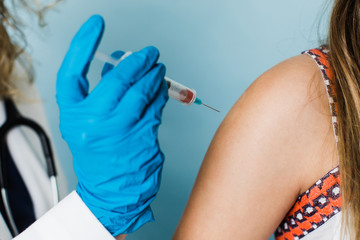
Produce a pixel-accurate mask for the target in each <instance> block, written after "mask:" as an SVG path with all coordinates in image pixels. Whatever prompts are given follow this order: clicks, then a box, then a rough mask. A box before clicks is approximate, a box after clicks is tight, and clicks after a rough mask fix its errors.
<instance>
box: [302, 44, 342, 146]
mask: <svg viewBox="0 0 360 240" xmlns="http://www.w3.org/2000/svg"><path fill="white" fill-rule="evenodd" d="M302 54H307V55H309V56H310V57H312V58H313V59H314V61H315V62H316V64H317V65H318V67H319V69H320V71H321V75H322V78H323V80H324V83H325V87H326V93H327V96H328V98H329V105H330V113H331V121H332V126H333V130H334V136H335V140H336V144H337V143H338V123H337V113H338V106H337V98H336V91H335V89H336V81H335V77H334V71H333V68H332V67H331V65H330V61H329V50H328V49H327V48H325V47H320V48H316V49H311V50H307V51H304V52H302Z"/></svg>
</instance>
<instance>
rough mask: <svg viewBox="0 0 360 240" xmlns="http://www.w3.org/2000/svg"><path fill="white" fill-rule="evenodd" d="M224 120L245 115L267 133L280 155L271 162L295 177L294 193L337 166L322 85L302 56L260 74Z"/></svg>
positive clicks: (318, 74) (237, 119)
mask: <svg viewBox="0 0 360 240" xmlns="http://www.w3.org/2000/svg"><path fill="white" fill-rule="evenodd" d="M244 115H246V116H244ZM228 118H229V119H234V122H233V124H234V126H236V125H238V124H240V122H242V121H243V120H244V119H247V121H248V123H251V124H252V127H255V126H256V127H255V128H257V129H258V130H259V131H261V132H262V134H264V135H265V134H266V135H267V136H271V138H268V141H269V142H268V144H269V145H270V146H271V147H273V148H275V149H276V148H279V149H278V150H277V151H278V152H279V153H280V152H281V154H282V156H284V159H283V161H281V160H280V159H279V161H277V160H273V161H274V166H276V164H279V165H282V166H287V167H288V168H287V170H288V171H290V172H292V174H293V175H294V176H297V178H298V180H297V187H298V191H299V193H302V192H304V191H306V190H307V189H308V187H310V186H311V185H312V184H313V183H315V182H316V181H317V180H318V179H320V178H321V177H322V176H323V175H324V174H326V173H327V172H328V171H329V170H331V169H332V168H333V167H335V166H336V165H337V164H338V162H337V157H336V156H337V152H336V143H335V138H334V134H333V129H332V124H331V114H330V107H329V100H328V96H327V93H326V87H325V84H324V80H323V78H322V75H321V71H320V69H319V67H318V66H317V64H316V62H315V61H314V59H312V58H311V57H310V56H308V55H307V54H303V55H298V56H295V57H292V58H290V59H287V60H285V61H283V62H281V63H279V64H277V65H276V66H274V67H273V68H271V69H270V70H268V71H267V72H265V73H264V74H262V75H261V76H260V77H259V78H258V79H256V80H255V81H254V82H253V83H252V84H251V85H250V87H249V88H248V89H247V90H246V91H245V92H244V94H243V95H242V96H241V97H240V98H239V100H238V101H237V102H236V104H235V105H234V107H233V109H232V110H231V111H230V113H229V116H228ZM265 138H266V137H265ZM277 144H279V145H277ZM280 149H282V150H280ZM285 149H287V150H285Z"/></svg>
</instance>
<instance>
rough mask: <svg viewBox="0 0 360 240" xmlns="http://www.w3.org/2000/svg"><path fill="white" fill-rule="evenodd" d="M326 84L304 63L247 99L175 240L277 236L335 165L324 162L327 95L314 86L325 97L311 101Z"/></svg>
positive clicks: (234, 114) (206, 164)
mask: <svg viewBox="0 0 360 240" xmlns="http://www.w3.org/2000/svg"><path fill="white" fill-rule="evenodd" d="M319 76H320V75H319V71H318V69H317V67H316V65H314V63H313V61H312V59H310V58H308V57H307V56H304V55H302V56H297V57H294V58H292V59H289V60H286V61H285V62H282V63H280V64H279V65H277V66H275V67H274V68H272V69H270V70H269V71H268V72H266V73H265V74H263V75H262V76H261V77H259V78H258V79H257V80H256V81H255V82H254V83H253V84H252V85H251V86H250V87H249V88H248V89H247V90H246V91H245V93H244V94H243V95H242V96H241V97H240V98H239V100H238V101H237V102H236V104H235V105H234V106H233V108H232V109H231V111H230V112H229V113H228V115H227V116H226V118H225V119H224V121H223V123H222V124H221V126H220V127H219V129H218V131H217V132H216V134H215V137H214V139H213V141H212V143H211V145H210V146H209V149H208V152H207V153H206V156H205V159H204V161H203V164H202V166H201V169H200V171H199V174H198V177H197V180H196V182H195V185H194V188H193V191H192V193H191V196H190V199H189V202H188V204H187V206H186V209H185V212H184V214H183V216H182V218H181V221H180V223H179V225H178V228H177V230H176V232H175V234H174V237H173V239H174V240H192V239H196V240H202V239H204V240H205V239H206V240H208V239H222V240H227V239H231V240H233V239H251V240H256V239H268V238H269V237H270V236H271V235H272V234H273V232H274V230H275V229H276V227H277V226H278V225H279V223H280V222H281V221H282V219H283V217H284V216H285V215H286V213H287V212H288V211H289V209H290V208H291V207H292V205H293V204H294V202H295V200H296V198H297V197H298V195H299V193H300V192H301V191H303V189H306V187H308V186H309V184H310V183H313V182H315V181H316V180H317V179H318V177H321V176H322V174H323V173H326V170H328V169H329V168H330V167H331V165H332V164H333V163H329V162H331V161H328V159H329V157H328V156H325V155H326V153H325V155H324V157H325V158H327V161H324V160H323V158H321V159H319V158H320V156H321V154H324V152H323V151H322V150H321V149H323V148H322V147H323V146H324V144H325V145H326V144H328V143H329V144H332V142H331V140H326V139H331V138H332V137H331V134H332V132H331V131H329V130H331V125H329V124H330V122H329V114H328V112H329V110H328V105H327V104H326V103H327V98H326V95H325V98H324V93H326V92H324V89H325V88H324V86H323V85H319V84H315V85H314V86H315V87H316V88H315V89H321V90H319V91H318V92H317V93H320V95H321V96H320V97H319V96H317V97H315V98H312V97H314V95H311V94H309V86H310V85H311V82H314V81H315V82H316V81H317V83H320V82H321V81H322V79H321V77H320V79H319ZM309 84H310V85H309ZM320 84H321V83H320ZM316 91H317V90H316ZM317 93H316V94H317ZM324 99H325V100H324ZM329 126H330V127H329ZM329 134H330V135H329ZM304 172H305V173H304Z"/></svg>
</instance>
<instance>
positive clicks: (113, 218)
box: [57, 16, 168, 236]
mask: <svg viewBox="0 0 360 240" xmlns="http://www.w3.org/2000/svg"><path fill="white" fill-rule="evenodd" d="M103 29H104V22H103V19H102V18H101V17H100V16H93V17H91V18H90V19H89V20H88V21H87V22H86V23H85V24H84V25H83V26H82V27H81V29H80V30H79V32H78V33H77V34H76V36H75V37H74V39H73V41H72V43H71V46H70V48H69V51H68V52H67V55H66V57H65V59H64V62H63V64H62V66H61V68H60V71H59V73H58V80H57V102H58V105H59V109H60V130H61V133H62V136H63V138H64V139H65V141H66V142H67V143H68V145H69V147H70V150H71V152H72V154H73V161H74V169H75V173H76V175H77V177H78V181H79V182H78V185H77V192H78V194H79V195H80V197H81V198H82V200H83V201H84V202H85V204H86V205H87V206H88V207H89V209H90V210H91V211H92V212H93V213H94V215H95V216H96V217H97V218H98V219H99V220H100V222H101V223H102V224H103V225H104V226H105V227H106V228H107V229H108V230H109V231H110V232H111V233H112V234H113V236H116V235H118V234H120V233H130V232H133V231H135V230H136V229H138V228H139V227H141V226H142V225H143V224H145V223H146V222H149V221H153V214H152V211H151V209H150V203H151V202H152V200H153V199H154V198H155V195H156V193H157V191H158V189H159V184H160V177H161V170H162V165H163V160H164V156H163V154H162V152H161V151H160V148H159V143H158V140H157V134H158V127H159V124H160V121H161V114H162V109H163V107H164V105H165V103H166V101H167V99H168V93H167V86H166V82H165V81H164V76H165V67H164V65H163V64H159V63H157V60H158V57H159V52H158V50H157V49H156V48H154V47H147V48H144V49H143V50H141V51H139V52H136V53H133V54H132V55H131V56H129V57H127V58H126V59H125V60H123V61H122V62H121V63H120V64H119V65H117V66H116V67H115V68H113V67H112V68H109V65H108V66H107V67H106V69H105V70H104V72H103V77H102V79H101V81H100V82H99V84H98V85H97V86H96V87H95V89H94V90H93V91H92V92H91V93H88V85H89V84H88V81H87V79H86V74H87V71H88V68H89V64H90V62H91V60H92V58H93V55H94V52H95V51H96V49H97V46H98V44H99V42H100V40H101V37H102V33H103ZM120 53H121V52H120ZM121 54H122V53H121ZM121 54H120V55H121ZM117 55H118V57H119V52H117Z"/></svg>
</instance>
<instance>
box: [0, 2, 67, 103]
mask: <svg viewBox="0 0 360 240" xmlns="http://www.w3.org/2000/svg"><path fill="white" fill-rule="evenodd" d="M60 1H62V0H56V1H54V2H53V3H51V4H48V5H46V6H44V7H43V6H41V4H40V2H39V0H33V1H31V0H12V1H11V2H10V3H9V4H10V6H12V10H14V11H12V12H10V10H9V8H8V6H9V5H7V4H6V3H5V1H4V0H0V18H1V19H0V20H1V24H0V96H1V97H13V96H14V95H16V94H17V93H18V90H17V86H16V84H15V82H14V81H13V77H12V76H13V71H14V66H15V62H16V61H18V62H19V64H20V65H22V66H23V68H24V69H25V71H26V72H27V77H26V79H29V80H30V81H32V79H33V71H32V67H31V61H30V60H29V57H28V56H26V54H25V48H26V46H27V42H26V39H25V36H24V34H23V33H22V31H21V27H22V24H21V21H20V20H19V19H18V17H16V14H15V13H14V12H16V11H15V10H16V8H18V7H21V8H24V9H26V10H28V11H29V12H30V13H32V14H36V15H37V16H38V19H39V25H40V26H45V21H44V14H45V13H46V12H47V11H48V10H49V9H50V8H52V7H53V6H54V5H55V4H57V3H59V2H60ZM21 57H22V58H21Z"/></svg>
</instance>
